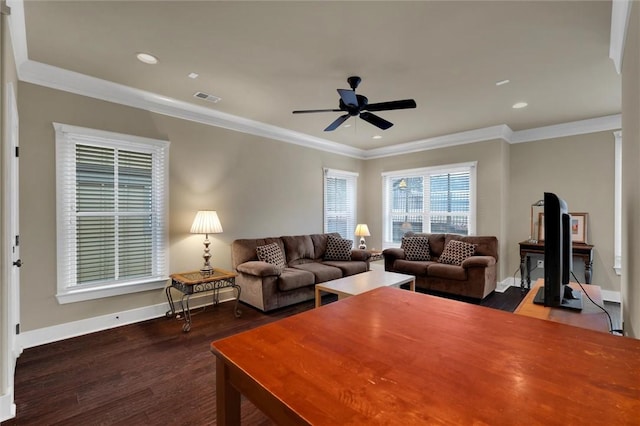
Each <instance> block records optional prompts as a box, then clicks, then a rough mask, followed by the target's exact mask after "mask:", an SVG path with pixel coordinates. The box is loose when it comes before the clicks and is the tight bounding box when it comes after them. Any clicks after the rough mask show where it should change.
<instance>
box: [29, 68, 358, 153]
mask: <svg viewBox="0 0 640 426" xmlns="http://www.w3.org/2000/svg"><path fill="white" fill-rule="evenodd" d="M20 79H21V80H22V81H26V82H28V83H33V84H37V85H40V86H45V87H50V88H53V89H57V90H62V91H65V92H70V93H75V94H77V95H82V96H89V97H91V98H95V99H100V100H103V101H108V102H114V103H117V104H121V105H126V106H130V107H134V108H140V109H144V110H146V111H151V112H155V113H158V114H163V115H168V116H170V117H175V118H181V119H184V120H189V121H195V122H198V123H202V124H207V125H211V126H216V127H222V128H224V129H229V130H234V131H238V132H242V133H248V134H252V135H256V136H263V137H266V138H269V139H276V140H281V141H284V142H289V143H293V144H296V145H303V146H306V147H311V148H315V149H319V150H322V151H329V152H332V153H336V154H341V155H345V156H349V157H355V158H362V157H363V154H364V151H363V150H361V149H358V148H353V147H350V146H347V145H343V144H339V143H336V142H332V141H328V140H325V139H321V138H316V137H313V136H309V135H306V134H304V133H300V132H295V131H292V130H288V129H283V128H280V127H277V126H273V125H270V124H265V123H261V122H259V121H254V120H249V119H247V118H244V117H239V116H236V115H232V114H227V113H224V112H220V111H216V110H213V109H209V108H205V107H202V106H199V105H195V104H191V103H188V102H184V101H180V100H177V99H172V98H169V97H166V96H161V95H158V94H156V93H152V92H147V91H144V90H140V89H135V88H132V87H129V86H124V85H122V84H117V83H113V82H111V81H107V80H102V79H99V78H96V77H91V76H88V75H85V74H80V73H77V72H74V71H69V70H65V69H62V68H58V67H54V66H51V65H47V64H43V63H40V62H35V61H30V60H28V61H26V62H24V63H23V64H22V65H21V66H20Z"/></svg>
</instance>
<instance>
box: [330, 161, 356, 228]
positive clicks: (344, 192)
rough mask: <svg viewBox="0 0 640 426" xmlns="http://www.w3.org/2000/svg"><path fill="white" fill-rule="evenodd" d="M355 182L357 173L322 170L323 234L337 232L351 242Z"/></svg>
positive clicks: (354, 214) (354, 217)
mask: <svg viewBox="0 0 640 426" xmlns="http://www.w3.org/2000/svg"><path fill="white" fill-rule="evenodd" d="M357 181H358V174H357V173H353V172H346V171H342V170H333V169H324V232H338V233H339V234H340V235H341V236H342V238H346V239H349V240H353V232H354V231H355V229H356V202H357V199H356V197H357Z"/></svg>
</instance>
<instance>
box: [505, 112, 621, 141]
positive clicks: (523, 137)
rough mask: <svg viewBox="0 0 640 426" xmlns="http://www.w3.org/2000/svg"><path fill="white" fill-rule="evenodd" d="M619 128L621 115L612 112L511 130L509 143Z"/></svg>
mask: <svg viewBox="0 0 640 426" xmlns="http://www.w3.org/2000/svg"><path fill="white" fill-rule="evenodd" d="M620 128H622V115H621V114H614V115H607V116H605V117H598V118H590V119H588V120H580V121H572V122H570V123H562V124H555V125H553V126H545V127H537V128H535V129H528V130H520V131H517V132H513V135H512V136H511V140H509V143H522V142H533V141H540V140H545V139H553V138H562V137H566V136H574V135H584V134H587V133H596V132H604V131H608V130H617V129H620Z"/></svg>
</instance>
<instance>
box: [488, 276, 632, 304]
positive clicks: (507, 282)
mask: <svg viewBox="0 0 640 426" xmlns="http://www.w3.org/2000/svg"><path fill="white" fill-rule="evenodd" d="M531 285H532V286H533V282H532V283H531ZM509 287H520V279H514V278H513V277H509V278H505V279H504V280H502V281H498V284H497V286H496V292H497V293H504V292H505V291H506V290H507V289H508V288H509ZM600 293H601V294H602V300H603V301H605V302H614V303H622V298H621V297H620V292H619V291H612V290H601V291H600Z"/></svg>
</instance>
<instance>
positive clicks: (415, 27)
mask: <svg viewBox="0 0 640 426" xmlns="http://www.w3.org/2000/svg"><path fill="white" fill-rule="evenodd" d="M24 14H25V19H24V21H25V25H26V42H27V48H28V58H29V60H31V61H35V62H39V63H43V64H48V65H52V66H55V67H59V68H63V69H66V70H70V71H74V72H78V73H82V74H85V75H88V76H93V77H97V78H100V79H104V80H108V81H111V82H115V83H118V84H121V85H125V86H129V87H132V88H137V89H141V90H144V91H149V92H153V93H156V94H158V95H162V96H164V97H168V98H172V99H176V100H179V101H184V102H189V103H193V104H196V105H200V106H202V107H206V108H211V109H214V110H216V111H219V112H222V113H227V114H233V115H235V116H239V117H244V118H248V119H251V120H255V121H258V122H261V123H266V124H270V125H274V126H278V127H281V128H284V129H289V130H293V131H296V132H301V133H304V134H306V135H309V136H311V137H315V138H322V139H325V140H328V141H332V142H336V143H339V144H343V145H346V146H349V147H354V148H358V149H364V150H370V149H373V148H380V147H385V146H390V145H396V144H403V143H407V142H412V141H419V140H424V139H427V138H434V137H438V136H442V135H448V134H453V133H458V132H464V131H469V130H474V129H482V128H486V127H490V126H497V125H503V124H505V125H507V126H509V128H510V129H512V130H514V131H518V130H524V129H531V128H537V127H542V126H549V125H555V124H559V123H566V122H572V121H578V120H587V119H592V118H597V117H604V116H609V115H613V114H619V113H620V110H621V78H620V76H619V75H618V74H617V73H616V70H615V67H614V64H613V62H612V61H611V60H610V59H609V58H608V54H609V37H610V25H611V1H565V2H559V1H496V2H490V1H467V2H463V1H425V2H401V1H386V2H382V1H376V2H368V1H351V2H347V1H302V2H293V1H283V2H273V1H257V2H246V1H229V2H222V1H195V2H189V1H124V2H119V1H111V0H109V1H107V0H103V1H32V0H26V1H25V2H24ZM137 52H148V53H151V54H153V55H155V56H157V57H158V58H159V60H160V62H159V64H157V65H146V64H143V63H141V62H139V61H138V60H137V59H136V57H135V54H136V53H137ZM191 72H195V73H198V74H199V77H198V78H197V79H195V80H194V79H191V78H188V76H187V75H188V74H189V73H191ZM350 75H358V76H361V77H362V83H361V85H360V87H359V88H358V93H361V94H364V95H366V96H367V97H368V98H369V102H371V103H373V102H382V101H389V100H396V99H405V98H413V99H415V100H416V102H417V105H418V106H417V108H416V109H412V110H401V111H385V112H379V113H376V114H378V115H379V116H381V117H383V118H385V119H387V120H389V121H391V122H393V123H395V126H393V127H392V128H390V129H389V130H386V131H381V130H379V129H377V128H376V127H373V126H372V125H370V124H369V123H367V122H365V121H363V120H361V119H358V118H350V119H349V120H348V121H347V123H345V124H351V125H352V126H351V127H349V128H340V129H338V130H336V131H334V132H323V129H324V128H325V127H326V126H327V125H328V124H329V123H331V122H332V121H333V120H334V119H335V118H337V117H338V116H339V115H340V113H336V112H329V113H318V114H305V115H293V114H291V111H292V110H295V109H315V108H337V105H338V99H339V97H338V93H337V92H336V89H337V88H348V84H347V82H346V79H347V77H349V76H350ZM503 79H509V80H510V83H509V84H506V85H503V86H499V87H498V86H496V85H495V83H496V82H497V81H500V80H503ZM196 91H202V92H206V93H210V94H213V95H216V96H219V97H221V98H222V101H220V102H219V103H217V104H212V103H207V102H206V101H203V100H200V99H196V98H194V97H193V94H194V93H195V92H196ZM518 101H526V102H528V103H529V106H528V107H527V108H524V109H520V110H515V109H512V108H511V106H512V105H513V104H514V103H515V102H518ZM377 134H379V135H382V136H383V138H382V139H379V140H374V139H372V136H374V135H377Z"/></svg>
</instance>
